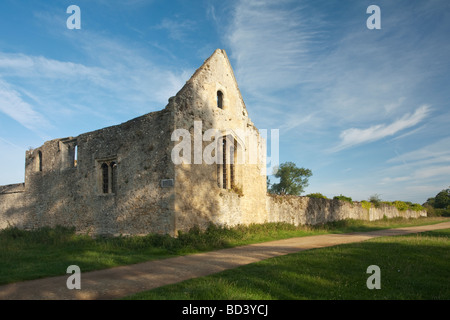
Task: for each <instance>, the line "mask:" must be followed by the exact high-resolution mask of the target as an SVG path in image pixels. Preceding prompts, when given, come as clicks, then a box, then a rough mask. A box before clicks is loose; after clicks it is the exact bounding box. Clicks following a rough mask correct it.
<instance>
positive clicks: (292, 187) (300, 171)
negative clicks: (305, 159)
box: [270, 162, 312, 196]
mask: <svg viewBox="0 0 450 320" xmlns="http://www.w3.org/2000/svg"><path fill="white" fill-rule="evenodd" d="M274 176H275V177H276V178H280V182H279V183H273V184H272V186H271V187H270V192H271V193H275V194H290V195H297V196H299V195H300V194H302V192H304V191H305V190H304V188H306V187H307V186H308V185H309V184H308V178H309V177H311V176H312V172H311V170H309V169H305V168H298V167H297V166H296V165H295V163H293V162H285V163H282V164H281V165H280V166H279V168H278V171H277V172H276V173H275V174H274Z"/></svg>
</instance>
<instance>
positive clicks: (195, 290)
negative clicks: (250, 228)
mask: <svg viewBox="0 0 450 320" xmlns="http://www.w3.org/2000/svg"><path fill="white" fill-rule="evenodd" d="M449 261H450V229H445V230H439V231H431V232H425V233H420V234H413V235H407V236H396V237H381V238H376V239H371V240H368V241H365V242H361V243H354V244H346V245H339V246H335V247H329V248H323V249H314V250H308V251H303V252H299V253H294V254H289V255H286V256H281V257H276V258H271V259H267V260H263V261H261V262H257V263H253V264H249V265H246V266H243V267H239V268H236V269H232V270H227V271H224V272H220V273H217V274H214V275H211V276H207V277H202V278H196V279H191V280H187V281H184V282H180V283H178V284H174V285H168V286H164V287H160V288H156V289H154V290H151V291H147V292H143V293H139V294H136V295H132V296H130V297H127V298H126V299H141V300H152V299H158V300H159V299H178V300H183V299H189V300H215V299H221V300H230V299H238V300H253V299H258V300H272V299H283V300H290V299H295V300H302V299H320V300H329V299H331V300H335V299H336V300H356V299H358V300H359V299H371V300H384V299H389V300H403V299H405V300H418V299H438V300H448V299H450V282H449V281H448V279H449V277H450V262H449ZM370 265H377V266H379V267H380V273H381V276H380V283H381V289H379V290H377V289H373V290H369V289H368V288H367V286H366V281H367V279H368V277H369V276H370V275H371V274H367V273H366V270H367V267H368V266H370ZM211 288H214V290H211Z"/></svg>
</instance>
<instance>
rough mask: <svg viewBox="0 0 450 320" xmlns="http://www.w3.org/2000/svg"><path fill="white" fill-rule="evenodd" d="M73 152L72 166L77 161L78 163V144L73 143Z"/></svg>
mask: <svg viewBox="0 0 450 320" xmlns="http://www.w3.org/2000/svg"><path fill="white" fill-rule="evenodd" d="M73 152H74V155H73V166H74V167H76V166H77V163H78V146H77V145H75V148H74V151H73Z"/></svg>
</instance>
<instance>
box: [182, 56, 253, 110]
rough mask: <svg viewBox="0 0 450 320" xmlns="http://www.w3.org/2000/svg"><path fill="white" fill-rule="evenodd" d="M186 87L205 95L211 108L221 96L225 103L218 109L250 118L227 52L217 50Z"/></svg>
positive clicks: (204, 97)
mask: <svg viewBox="0 0 450 320" xmlns="http://www.w3.org/2000/svg"><path fill="white" fill-rule="evenodd" d="M186 85H188V86H193V87H194V88H195V89H194V90H195V92H197V93H198V94H202V93H203V97H202V98H203V99H204V100H208V101H209V102H210V105H211V106H214V105H216V101H217V100H218V99H219V97H218V95H219V96H221V97H222V99H223V101H222V105H221V106H218V107H220V108H222V109H224V110H228V112H232V113H235V114H236V115H240V116H242V115H244V116H245V117H248V112H247V108H246V106H245V103H244V100H243V98H242V94H241V92H240V90H239V86H238V83H237V81H236V77H235V75H234V72H233V68H232V66H231V63H230V60H229V59H228V56H227V54H226V52H225V50H223V49H216V50H215V51H214V53H213V54H212V55H211V56H210V57H209V58H208V59H206V60H205V61H204V63H203V64H202V66H201V67H200V68H198V69H197V70H196V71H195V73H194V74H193V75H192V77H191V78H190V79H189V80H188V81H187V82H186Z"/></svg>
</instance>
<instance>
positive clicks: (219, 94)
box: [217, 90, 223, 109]
mask: <svg viewBox="0 0 450 320" xmlns="http://www.w3.org/2000/svg"><path fill="white" fill-rule="evenodd" d="M217 107H218V108H220V109H223V93H222V91H220V90H219V91H217Z"/></svg>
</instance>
